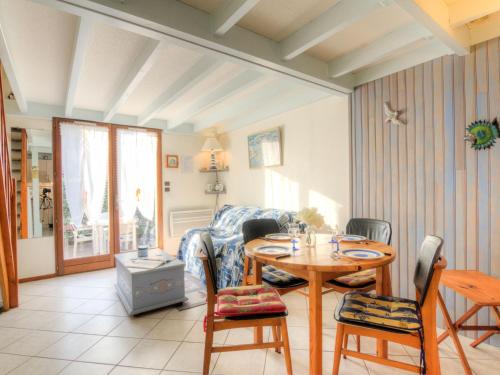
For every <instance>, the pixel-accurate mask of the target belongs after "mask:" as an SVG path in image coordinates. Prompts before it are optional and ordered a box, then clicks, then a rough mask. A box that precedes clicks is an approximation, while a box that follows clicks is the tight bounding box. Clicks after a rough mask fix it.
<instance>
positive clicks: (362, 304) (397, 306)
mask: <svg viewBox="0 0 500 375" xmlns="http://www.w3.org/2000/svg"><path fill="white" fill-rule="evenodd" d="M335 319H336V320H338V321H339V322H345V323H351V324H357V325H362V326H374V327H379V328H385V329H388V330H394V331H405V332H408V331H418V330H420V329H421V328H422V321H421V319H420V310H419V305H418V303H417V302H416V301H412V300H409V299H405V298H397V297H385V296H374V295H371V294H369V293H357V292H349V293H346V294H344V296H343V298H342V301H341V302H340V303H339V305H338V307H337V310H336V312H335Z"/></svg>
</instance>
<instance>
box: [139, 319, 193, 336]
mask: <svg viewBox="0 0 500 375" xmlns="http://www.w3.org/2000/svg"><path fill="white" fill-rule="evenodd" d="M194 323H195V322H194V321H192V320H168V319H164V320H162V321H161V322H160V323H158V324H157V325H156V327H154V328H153V329H152V330H151V331H150V332H149V333H148V334H147V335H146V337H147V338H149V339H160V340H173V341H182V340H184V338H185V337H186V336H187V334H188V332H189V331H190V330H191V328H193V326H194Z"/></svg>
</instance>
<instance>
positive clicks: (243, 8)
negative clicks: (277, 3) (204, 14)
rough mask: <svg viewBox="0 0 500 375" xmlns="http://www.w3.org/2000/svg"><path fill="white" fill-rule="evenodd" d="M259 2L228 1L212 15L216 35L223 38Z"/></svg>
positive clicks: (247, 0) (257, 0) (256, 0)
mask: <svg viewBox="0 0 500 375" xmlns="http://www.w3.org/2000/svg"><path fill="white" fill-rule="evenodd" d="M258 2H259V0H226V2H225V3H224V4H223V5H222V6H221V7H220V9H217V10H216V11H215V13H214V14H213V15H212V17H213V23H214V33H215V34H217V35H219V36H222V35H224V34H225V33H227V32H228V31H229V29H230V28H231V27H233V26H234V25H236V23H237V22H238V21H239V20H240V19H242V18H243V17H244V16H245V14H247V13H248V12H249V11H250V10H251V9H252V8H253V7H254V6H255V5H257V3H258Z"/></svg>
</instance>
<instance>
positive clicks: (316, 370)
mask: <svg viewBox="0 0 500 375" xmlns="http://www.w3.org/2000/svg"><path fill="white" fill-rule="evenodd" d="M322 285H323V282H322V280H321V273H319V272H314V271H310V272H309V374H310V375H317V374H322V373H323V369H322V366H323V316H322V314H323V301H322V296H323V295H322V293H321V292H322V289H321V288H322Z"/></svg>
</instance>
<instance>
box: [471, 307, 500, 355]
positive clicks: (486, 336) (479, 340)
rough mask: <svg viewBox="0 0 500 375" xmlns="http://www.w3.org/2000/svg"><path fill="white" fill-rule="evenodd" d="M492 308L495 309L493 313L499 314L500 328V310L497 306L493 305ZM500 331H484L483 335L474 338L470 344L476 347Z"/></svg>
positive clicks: (499, 326)
mask: <svg viewBox="0 0 500 375" xmlns="http://www.w3.org/2000/svg"><path fill="white" fill-rule="evenodd" d="M491 309H492V310H493V313H494V314H495V315H496V316H497V328H500V311H498V307H496V306H491ZM496 333H498V329H497V330H496V331H488V332H486V333H484V334H483V335H481V336H479V337H478V338H477V339H476V340H474V341H473V342H472V343H471V344H470V346H472V347H473V348H475V347H476V346H478V345H479V344H481V343H482V342H483V341H486V340H488V339H489V338H490V337H491V336H493V335H494V334H496Z"/></svg>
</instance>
